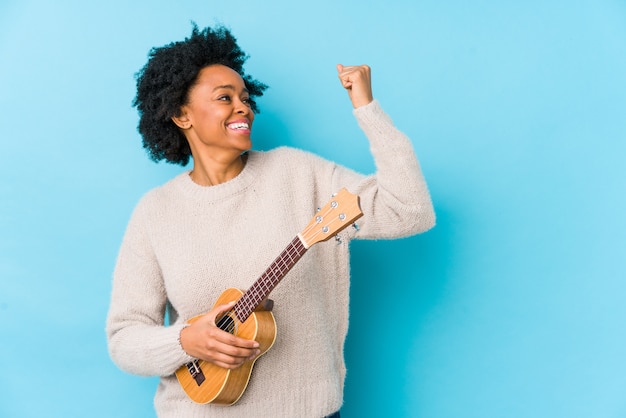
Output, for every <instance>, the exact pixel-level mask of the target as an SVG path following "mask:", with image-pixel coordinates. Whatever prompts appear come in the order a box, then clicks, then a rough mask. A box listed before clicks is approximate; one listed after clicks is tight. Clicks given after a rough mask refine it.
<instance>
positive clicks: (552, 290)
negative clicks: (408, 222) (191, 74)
mask: <svg viewBox="0 0 626 418" xmlns="http://www.w3.org/2000/svg"><path fill="white" fill-rule="evenodd" d="M192 20H194V21H196V22H197V23H198V24H199V25H200V26H206V25H214V24H215V23H224V24H226V25H228V26H229V27H230V28H231V29H232V30H233V32H234V34H235V35H236V36H237V37H238V39H239V42H240V45H241V46H242V48H243V49H244V50H245V51H246V52H248V53H249V54H250V55H251V58H250V59H249V60H248V63H247V65H246V69H247V70H248V71H249V72H250V73H251V74H252V75H253V76H255V77H258V78H259V79H261V80H262V81H264V82H266V83H267V84H269V85H270V86H271V87H270V89H269V90H268V91H267V94H266V96H265V97H263V98H262V99H260V101H259V104H260V107H261V109H262V113H261V114H260V115H258V117H257V119H256V122H255V132H254V134H253V139H254V141H255V148H256V149H269V148H272V147H275V146H278V145H283V144H287V145H291V146H296V147H300V148H304V149H307V150H310V151H314V152H316V153H318V154H320V155H322V156H324V157H326V158H329V159H333V160H336V161H338V162H340V163H342V164H344V165H347V166H350V167H352V168H354V169H357V170H359V171H362V172H371V171H372V170H373V164H372V161H371V157H370V155H369V151H368V146H367V142H366V140H365V139H364V137H363V135H362V134H361V132H360V131H359V129H358V127H357V125H356V122H355V121H354V119H353V118H352V116H351V107H350V103H349V100H348V98H347V96H346V93H345V91H343V89H342V88H341V87H340V85H339V82H338V80H337V78H336V72H335V64H336V63H339V62H341V63H344V64H360V63H367V64H369V65H371V67H372V69H373V85H374V95H375V97H377V98H378V99H379V101H380V102H381V104H382V105H383V107H384V109H385V110H386V111H387V112H388V113H389V114H390V115H391V116H392V117H393V119H394V121H395V122H396V125H397V126H398V127H399V128H400V129H402V130H403V131H404V132H406V133H407V134H408V135H409V136H410V138H411V139H412V141H413V143H414V144H415V148H416V149H417V151H418V155H419V157H420V160H421V162H422V165H423V169H424V172H425V174H426V176H427V179H428V181H429V186H430V189H431V192H432V196H433V199H434V203H435V207H436V210H437V214H438V225H437V227H436V228H435V229H433V230H432V231H430V232H428V233H426V234H423V235H420V236H416V237H412V238H408V239H403V240H397V241H380V242H357V243H355V244H354V246H353V286H352V304H351V325H350V332H349V335H348V341H347V347H346V353H345V354H346V358H347V364H348V377H347V382H346V392H345V406H344V408H343V410H342V416H345V417H347V418H350V417H379V416H381V417H382V416H393V417H416V418H417V417H419V418H422V417H424V418H446V417H463V418H464V417H477V418H478V417H480V418H484V417H594V418H597V417H626V360H625V359H626V333H625V332H624V330H625V326H624V318H626V303H624V300H625V294H626V283H625V279H626V261H625V260H626V216H625V215H626V198H625V197H624V194H625V193H624V192H625V190H626V187H625V186H626V164H624V161H623V160H624V157H626V145H625V144H626V141H625V140H626V126H625V120H626V118H625V115H626V2H624V1H617V0H615V1H608V0H588V1H576V0H574V1H572V0H570V1H550V0H544V1H539V0H529V1H516V2H513V1H496V0H482V1H474V2H466V1H461V0H456V1H455V0H448V1H436V0H423V1H420V0H406V1H392V0H389V1H365V0H343V1H334V0H333V1H331V0H318V1H315V2H293V1H287V0H277V1H271V2H268V1H247V2H223V1H221V2H212V1H206V0H205V1H191V0H189V1H180V2H173V1H168V2H165V1H136V2H123V1H113V0H109V1H106V2H104V1H97V2H84V1H70V0H57V1H48V2H46V1H28V0H19V1H18V0H2V1H1V2H0V62H1V64H0V196H1V199H2V200H1V205H0V278H1V280H0V416H2V417H42V416H51V417H82V416H90V417H112V416H115V417H120V418H121V417H149V416H153V414H154V413H153V409H152V396H153V392H154V389H155V386H156V379H155V378H142V377H136V376H131V375H127V374H124V373H123V372H121V371H119V370H118V369H116V368H115V366H114V365H113V364H112V363H111V361H110V360H109V358H108V354H107V351H106V340H105V334H104V321H105V316H106V312H107V308H108V302H109V292H110V280H111V279H110V277H111V272H112V269H113V266H114V262H115V258H116V254H117V250H118V247H119V244H120V241H121V238H122V234H123V231H124V229H125V226H126V222H127V221H128V218H129V216H130V212H131V210H132V208H133V207H134V205H135V203H136V202H137V200H138V199H139V197H140V196H141V195H142V194H143V193H144V192H145V191H147V190H148V189H150V188H152V187H154V186H156V185H158V184H161V183H163V182H164V181H166V180H167V179H169V178H170V177H172V176H173V175H175V174H176V173H178V172H180V170H181V169H180V168H179V167H175V166H170V165H166V164H154V163H152V162H150V161H149V160H148V158H147V157H146V155H145V153H144V151H143V150H142V148H141V145H140V137H139V135H138V133H137V131H136V124H137V114H136V111H135V110H134V109H133V108H132V107H131V101H132V99H133V97H134V83H135V81H134V77H133V75H134V73H135V72H136V71H137V70H139V68H141V66H143V64H144V63H145V61H146V57H147V53H148V51H149V49H150V48H151V47H153V46H161V45H164V44H166V43H169V42H171V41H174V40H180V39H183V38H184V37H186V36H188V35H189V33H190V28H191V25H190V22H191V21H192ZM208 303H212V301H210V302H208Z"/></svg>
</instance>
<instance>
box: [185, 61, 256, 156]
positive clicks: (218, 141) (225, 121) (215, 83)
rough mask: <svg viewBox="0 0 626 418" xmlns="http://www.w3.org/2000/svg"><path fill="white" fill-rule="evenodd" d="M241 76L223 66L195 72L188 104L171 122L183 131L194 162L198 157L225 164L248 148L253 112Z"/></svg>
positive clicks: (250, 143) (249, 145) (214, 66)
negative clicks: (195, 78) (205, 157)
mask: <svg viewBox="0 0 626 418" xmlns="http://www.w3.org/2000/svg"><path fill="white" fill-rule="evenodd" d="M250 103H251V101H250V94H249V93H248V90H247V89H246V86H245V84H244V82H243V79H242V78H241V76H240V75H239V74H238V73H237V72H236V71H235V70H233V69H231V68H229V67H226V66H224V65H211V66H208V67H205V68H203V69H202V70H200V72H199V73H198V77H197V80H196V84H194V85H193V86H192V87H191V88H190V90H189V93H188V102H187V104H185V105H184V106H182V108H181V115H180V116H177V117H174V118H173V121H174V122H175V123H176V124H177V125H178V126H179V127H180V128H181V129H182V130H183V132H184V133H185V136H186V137H187V140H188V141H189V144H190V146H191V150H192V154H193V157H194V159H197V158H198V157H199V155H198V154H202V155H206V156H210V158H212V159H219V160H221V161H222V162H228V159H235V158H238V157H239V155H241V153H242V152H244V151H247V150H249V149H250V148H251V147H252V141H251V140H250V131H251V129H252V122H253V121H254V112H252V109H251V108H250Z"/></svg>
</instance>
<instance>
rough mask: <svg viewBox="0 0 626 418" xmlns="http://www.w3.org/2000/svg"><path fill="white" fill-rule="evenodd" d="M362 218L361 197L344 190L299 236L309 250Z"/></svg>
mask: <svg viewBox="0 0 626 418" xmlns="http://www.w3.org/2000/svg"><path fill="white" fill-rule="evenodd" d="M361 216H363V212H361V207H360V206H359V196H357V195H354V194H352V193H350V192H349V191H347V190H346V189H345V188H344V189H341V190H340V191H339V192H338V193H337V194H335V195H334V196H333V197H332V198H331V200H330V201H329V202H328V203H326V204H325V205H324V207H322V208H321V209H320V210H319V211H318V212H317V213H316V214H315V216H314V217H313V218H312V219H311V221H310V222H309V224H308V225H307V226H306V228H305V229H304V230H303V231H302V232H301V233H300V234H298V236H299V237H300V240H301V241H302V243H303V244H304V246H305V247H306V248H309V247H311V246H312V245H313V244H316V243H318V242H322V241H326V240H329V239H330V238H332V237H334V236H335V235H337V234H338V233H339V232H340V231H342V230H343V229H344V228H346V227H347V226H349V225H351V224H352V223H354V221H356V220H357V219H359V218H360V217H361Z"/></svg>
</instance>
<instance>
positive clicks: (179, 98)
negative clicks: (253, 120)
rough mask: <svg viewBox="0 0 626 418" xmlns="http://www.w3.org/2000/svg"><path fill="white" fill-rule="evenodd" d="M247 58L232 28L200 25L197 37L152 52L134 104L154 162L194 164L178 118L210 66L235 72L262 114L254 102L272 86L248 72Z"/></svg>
mask: <svg viewBox="0 0 626 418" xmlns="http://www.w3.org/2000/svg"><path fill="white" fill-rule="evenodd" d="M247 58H248V55H246V54H245V53H244V52H243V51H242V50H241V48H239V46H238V45H237V40H236V39H235V37H234V36H233V35H232V34H231V32H230V31H229V30H228V29H227V28H225V27H223V26H218V27H216V28H214V29H213V28H210V27H207V28H205V29H203V30H199V29H198V26H197V25H196V24H195V23H194V24H193V29H192V32H191V36H190V37H189V38H186V39H185V40H184V41H180V42H173V43H170V44H168V45H165V46H163V47H159V48H152V50H151V51H150V53H149V59H148V62H147V63H146V65H145V66H144V67H143V68H142V69H141V70H140V71H139V72H138V73H137V74H136V79H137V95H136V96H135V99H134V100H133V106H136V107H137V110H138V112H139V125H138V130H139V133H140V134H141V136H142V138H143V147H144V148H145V149H146V151H147V152H148V154H149V156H150V159H152V160H153V161H155V162H158V161H161V160H165V161H167V162H169V163H172V164H180V165H182V166H185V165H187V163H188V162H189V157H190V156H191V149H190V148H189V143H188V142H187V139H186V138H185V135H184V134H183V133H182V132H181V131H180V129H179V128H178V127H177V126H176V125H175V124H174V122H173V121H172V117H174V116H179V114H180V109H181V107H182V106H183V105H184V104H186V103H187V101H188V93H189V90H190V88H191V87H192V86H193V85H194V83H195V82H196V79H197V77H198V73H199V72H200V70H202V69H203V68H205V67H207V66H210V65H215V64H222V65H225V66H227V67H230V68H232V69H233V70H235V71H236V72H237V73H238V74H239V75H240V76H241V78H242V79H243V81H244V83H245V85H246V88H247V89H248V92H249V94H250V98H251V107H252V110H253V111H254V112H258V108H257V106H256V103H255V102H254V100H253V99H254V98H255V97H260V96H262V95H263V92H264V91H265V89H266V88H267V86H266V85H265V84H263V83H261V82H259V81H258V80H255V79H253V78H252V77H250V75H247V74H245V72H244V69H243V64H244V62H245V61H246V59H247Z"/></svg>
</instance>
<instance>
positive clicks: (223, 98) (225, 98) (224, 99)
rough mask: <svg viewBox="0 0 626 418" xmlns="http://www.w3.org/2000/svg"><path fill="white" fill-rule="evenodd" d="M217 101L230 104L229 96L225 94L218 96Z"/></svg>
mask: <svg viewBox="0 0 626 418" xmlns="http://www.w3.org/2000/svg"><path fill="white" fill-rule="evenodd" d="M217 100H219V101H222V102H230V96H229V95H227V94H225V95H223V96H219V97H218V98H217Z"/></svg>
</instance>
